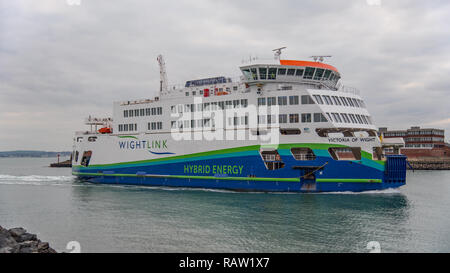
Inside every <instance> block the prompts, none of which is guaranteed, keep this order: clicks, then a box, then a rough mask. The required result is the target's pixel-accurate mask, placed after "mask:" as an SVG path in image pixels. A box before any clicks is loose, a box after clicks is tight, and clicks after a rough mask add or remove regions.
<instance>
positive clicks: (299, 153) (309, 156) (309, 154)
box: [291, 148, 316, 161]
mask: <svg viewBox="0 0 450 273" xmlns="http://www.w3.org/2000/svg"><path fill="white" fill-rule="evenodd" d="M291 153H292V156H294V158H295V160H301V161H305V160H316V155H315V154H314V152H313V151H312V150H311V149H310V148H292V149H291Z"/></svg>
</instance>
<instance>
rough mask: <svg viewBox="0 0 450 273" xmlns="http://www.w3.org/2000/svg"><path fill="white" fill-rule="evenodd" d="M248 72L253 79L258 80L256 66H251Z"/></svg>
mask: <svg viewBox="0 0 450 273" xmlns="http://www.w3.org/2000/svg"><path fill="white" fill-rule="evenodd" d="M250 72H252V77H253V80H255V81H256V80H258V72H257V71H256V68H251V69H250Z"/></svg>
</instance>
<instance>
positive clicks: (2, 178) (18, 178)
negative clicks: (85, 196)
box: [0, 174, 74, 185]
mask: <svg viewBox="0 0 450 273" xmlns="http://www.w3.org/2000/svg"><path fill="white" fill-rule="evenodd" d="M73 179H74V178H73V176H51V175H9V174H0V184H8V185H14V184H19V185H46V184H49V183H50V184H54V183H59V182H69V181H73Z"/></svg>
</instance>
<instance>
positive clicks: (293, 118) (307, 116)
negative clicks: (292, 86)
mask: <svg viewBox="0 0 450 273" xmlns="http://www.w3.org/2000/svg"><path fill="white" fill-rule="evenodd" d="M288 117H289V123H298V122H299V117H300V115H299V114H289V116H288V114H279V115H278V123H279V124H283V123H288ZM312 118H314V119H312ZM313 120H314V122H327V121H328V120H327V118H326V117H325V116H324V115H323V114H322V113H313V114H311V113H303V114H301V121H302V123H309V122H313ZM274 123H277V116H276V115H258V124H274Z"/></svg>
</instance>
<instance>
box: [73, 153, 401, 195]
mask: <svg viewBox="0 0 450 273" xmlns="http://www.w3.org/2000/svg"><path fill="white" fill-rule="evenodd" d="M282 159H283V162H284V163H285V164H286V165H285V167H284V168H281V169H278V170H267V169H266V167H265V165H264V163H263V162H262V160H261V157H260V156H259V155H258V156H255V155H246V156H242V155H239V156H234V157H231V156H228V157H227V158H210V159H208V160H197V161H192V160H191V161H189V162H172V163H167V162H165V163H164V164H158V165H156V164H149V165H145V166H142V165H141V166H116V167H115V168H111V167H108V168H94V167H88V168H86V167H81V168H80V167H74V168H73V171H74V172H77V173H87V175H78V176H79V177H80V178H82V179H86V180H88V181H89V182H93V183H107V184H128V185H147V186H169V187H193V188H211V189H230V190H242V191H269V192H311V191H312V192H330V191H355V192H359V191H367V190H382V189H386V188H395V187H400V186H402V185H404V184H405V183H404V182H403V183H386V182H385V174H384V171H382V170H380V169H379V168H374V167H373V166H371V165H370V164H365V162H364V161H336V160H333V159H332V158H330V157H322V156H318V157H317V158H316V160H314V161H297V160H295V159H294V158H293V157H292V156H284V155H282ZM327 162H328V163H327ZM325 163H327V164H326V166H325V167H324V169H323V170H321V171H318V172H316V173H315V174H316V178H317V179H360V178H364V179H380V180H382V181H383V182H382V183H353V182H317V183H315V189H314V190H302V186H304V185H303V182H300V181H296V182H291V181H282V182H280V181H276V178H300V171H299V170H294V169H293V168H292V167H293V166H311V165H314V166H321V165H324V164H325ZM371 164H377V163H376V162H371ZM189 165H196V166H206V165H208V166H210V172H209V173H192V172H186V166H189ZM214 165H216V166H217V165H220V166H223V165H227V166H228V165H229V166H242V171H241V172H240V173H235V174H227V175H223V174H222V175H221V177H228V178H229V179H227V180H223V179H222V180H221V179H190V178H169V177H167V178H166V177H164V178H161V177H124V176H120V175H119V174H130V175H135V174H139V175H145V174H148V175H167V174H170V175H180V176H181V175H183V176H215V175H217V174H214V173H212V168H213V166H214ZM88 173H104V174H116V175H119V176H107V175H106V176H102V175H99V176H97V175H96V176H89V175H88ZM233 176H235V177H240V178H242V177H261V178H274V179H273V181H250V180H249V181H247V180H232V179H231V177H233ZM299 180H300V179H299Z"/></svg>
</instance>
